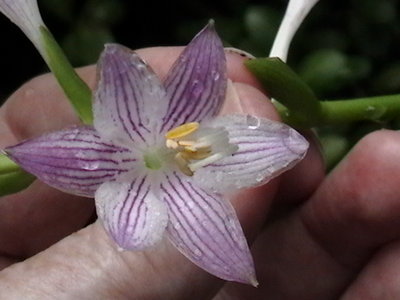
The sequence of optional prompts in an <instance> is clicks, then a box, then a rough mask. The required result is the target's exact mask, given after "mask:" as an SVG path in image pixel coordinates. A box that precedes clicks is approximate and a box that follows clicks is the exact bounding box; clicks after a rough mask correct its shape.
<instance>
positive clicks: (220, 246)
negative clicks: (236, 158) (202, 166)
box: [161, 173, 255, 283]
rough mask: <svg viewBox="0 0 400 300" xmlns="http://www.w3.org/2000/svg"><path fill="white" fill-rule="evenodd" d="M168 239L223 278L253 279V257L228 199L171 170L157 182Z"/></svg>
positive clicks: (198, 262) (250, 281) (191, 257)
mask: <svg viewBox="0 0 400 300" xmlns="http://www.w3.org/2000/svg"><path fill="white" fill-rule="evenodd" d="M161 191H162V193H163V195H164V196H163V199H164V201H165V202H166V203H167V206H168V213H169V218H170V222H169V224H168V227H167V232H168V236H169V238H170V240H171V242H172V243H173V244H174V245H175V246H176V247H177V248H178V249H179V250H180V251H181V252H182V253H183V254H184V255H185V256H187V257H188V258H189V259H190V260H191V261H193V262H194V263H195V264H196V265H198V266H199V267H201V268H203V269H204V270H206V271H208V272H210V273H211V274H213V275H215V276H218V277H220V278H222V279H225V280H231V281H238V282H244V283H252V282H254V281H255V274H254V266H253V260H252V257H251V254H250V251H249V248H248V246H247V242H246V239H245V237H244V235H243V231H242V228H241V226H240V224H239V221H238V219H237V217H236V214H235V211H234V210H233V208H232V206H231V204H230V203H229V202H228V201H225V200H224V199H222V197H221V196H220V195H218V194H211V193H208V192H206V191H204V190H203V189H201V188H199V187H197V186H196V185H194V184H193V182H191V181H190V179H189V178H187V177H181V176H180V174H177V173H173V174H170V175H168V176H167V177H166V179H165V180H164V181H163V182H162V183H161Z"/></svg>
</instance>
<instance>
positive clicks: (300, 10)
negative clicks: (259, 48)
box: [269, 0, 319, 61]
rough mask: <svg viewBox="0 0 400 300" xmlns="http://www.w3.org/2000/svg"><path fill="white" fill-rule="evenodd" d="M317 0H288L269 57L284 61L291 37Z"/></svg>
mask: <svg viewBox="0 0 400 300" xmlns="http://www.w3.org/2000/svg"><path fill="white" fill-rule="evenodd" d="M318 1H319V0H290V1H289V4H288V6H287V8H286V12H285V16H284V17H283V20H282V23H281V25H280V27H279V30H278V33H277V35H276V37H275V40H274V44H273V45H272V49H271V52H270V54H269V56H270V57H279V58H280V59H282V60H283V61H286V59H287V55H288V51H289V46H290V43H291V42H292V39H293V36H294V34H295V33H296V31H297V29H299V27H300V25H301V23H302V22H303V21H304V19H305V17H306V16H307V14H308V13H309V12H310V10H311V9H312V8H313V7H314V5H315V4H316V3H317V2H318Z"/></svg>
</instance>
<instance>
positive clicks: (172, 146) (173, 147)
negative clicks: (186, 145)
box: [165, 139, 179, 149]
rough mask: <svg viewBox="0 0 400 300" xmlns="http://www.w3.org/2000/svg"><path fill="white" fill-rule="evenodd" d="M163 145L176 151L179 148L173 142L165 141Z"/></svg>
mask: <svg viewBox="0 0 400 300" xmlns="http://www.w3.org/2000/svg"><path fill="white" fill-rule="evenodd" d="M165 145H166V146H167V148H169V149H178V148H179V144H178V143H177V142H176V141H174V140H169V139H167V140H166V142H165Z"/></svg>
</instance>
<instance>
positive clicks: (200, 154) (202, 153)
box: [180, 149, 211, 161]
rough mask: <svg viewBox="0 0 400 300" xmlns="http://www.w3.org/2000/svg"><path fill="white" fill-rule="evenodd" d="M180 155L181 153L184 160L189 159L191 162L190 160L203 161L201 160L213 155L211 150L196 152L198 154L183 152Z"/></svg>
mask: <svg viewBox="0 0 400 300" xmlns="http://www.w3.org/2000/svg"><path fill="white" fill-rule="evenodd" d="M185 150H186V149H185ZM180 153H181V156H182V157H183V158H185V159H187V160H188V161H190V160H201V159H204V158H206V157H208V156H209V155H210V153H211V150H209V151H196V152H191V151H190V152H187V151H182V152H180Z"/></svg>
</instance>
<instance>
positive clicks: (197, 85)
mask: <svg viewBox="0 0 400 300" xmlns="http://www.w3.org/2000/svg"><path fill="white" fill-rule="evenodd" d="M203 90H204V85H203V84H202V83H201V82H200V81H198V80H194V81H193V84H192V95H193V97H194V98H198V97H199V96H200V94H201V93H202V92H203Z"/></svg>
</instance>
